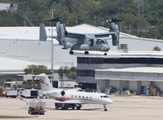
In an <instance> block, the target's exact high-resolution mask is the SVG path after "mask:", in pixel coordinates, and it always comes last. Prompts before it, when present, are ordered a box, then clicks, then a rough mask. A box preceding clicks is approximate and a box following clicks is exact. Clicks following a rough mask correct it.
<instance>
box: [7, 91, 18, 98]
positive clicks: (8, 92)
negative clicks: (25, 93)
mask: <svg viewBox="0 0 163 120" xmlns="http://www.w3.org/2000/svg"><path fill="white" fill-rule="evenodd" d="M17 95H18V92H17V90H14V89H7V91H6V98H8V97H11V98H16V97H17Z"/></svg>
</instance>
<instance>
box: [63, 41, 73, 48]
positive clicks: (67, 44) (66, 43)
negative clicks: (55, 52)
mask: <svg viewBox="0 0 163 120" xmlns="http://www.w3.org/2000/svg"><path fill="white" fill-rule="evenodd" d="M72 45H73V44H72V43H70V42H65V43H64V44H63V46H64V48H63V49H68V48H71V47H72Z"/></svg>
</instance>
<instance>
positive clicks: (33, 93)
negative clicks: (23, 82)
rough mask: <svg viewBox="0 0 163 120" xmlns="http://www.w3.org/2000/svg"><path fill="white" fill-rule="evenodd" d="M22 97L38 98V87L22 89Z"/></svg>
mask: <svg viewBox="0 0 163 120" xmlns="http://www.w3.org/2000/svg"><path fill="white" fill-rule="evenodd" d="M21 97H24V98H37V97H38V89H25V90H23V91H22V94H21Z"/></svg>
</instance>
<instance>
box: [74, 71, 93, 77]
mask: <svg viewBox="0 0 163 120" xmlns="http://www.w3.org/2000/svg"><path fill="white" fill-rule="evenodd" d="M77 76H88V77H95V71H94V70H77Z"/></svg>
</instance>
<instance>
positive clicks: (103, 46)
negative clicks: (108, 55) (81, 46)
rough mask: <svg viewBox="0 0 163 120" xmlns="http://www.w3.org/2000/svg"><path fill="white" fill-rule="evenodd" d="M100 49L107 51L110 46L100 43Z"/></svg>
mask: <svg viewBox="0 0 163 120" xmlns="http://www.w3.org/2000/svg"><path fill="white" fill-rule="evenodd" d="M101 50H102V51H108V50H110V46H109V45H102V47H101Z"/></svg>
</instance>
